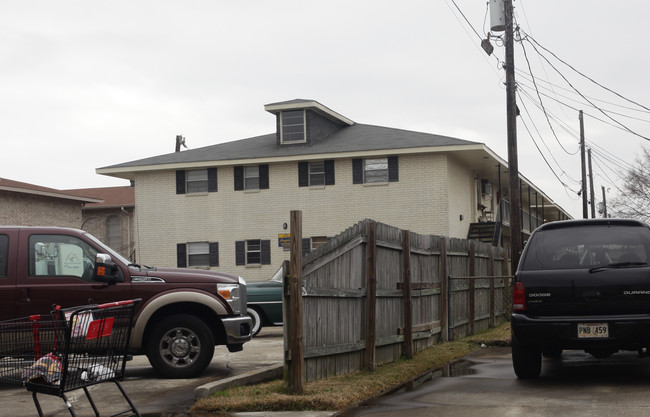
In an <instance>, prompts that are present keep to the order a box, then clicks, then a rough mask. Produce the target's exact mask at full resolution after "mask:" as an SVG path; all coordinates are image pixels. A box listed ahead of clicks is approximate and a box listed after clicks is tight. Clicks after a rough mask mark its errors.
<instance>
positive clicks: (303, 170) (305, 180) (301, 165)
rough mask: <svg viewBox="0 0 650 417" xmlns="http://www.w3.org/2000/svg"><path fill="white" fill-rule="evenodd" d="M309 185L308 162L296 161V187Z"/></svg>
mask: <svg viewBox="0 0 650 417" xmlns="http://www.w3.org/2000/svg"><path fill="white" fill-rule="evenodd" d="M308 185H309V163H308V162H298V187H307V186H308Z"/></svg>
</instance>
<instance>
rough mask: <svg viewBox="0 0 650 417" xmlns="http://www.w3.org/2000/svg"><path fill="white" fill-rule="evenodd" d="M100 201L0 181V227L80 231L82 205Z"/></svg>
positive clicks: (23, 184)
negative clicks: (63, 228)
mask: <svg viewBox="0 0 650 417" xmlns="http://www.w3.org/2000/svg"><path fill="white" fill-rule="evenodd" d="M100 202H101V200H100V199H97V198H93V197H88V196H82V195H80V194H77V193H74V192H72V191H61V190H55V189H53V188H47V187H41V186H38V185H34V184H28V183H25V182H19V181H13V180H10V179H7V178H0V224H3V225H7V226H61V227H74V228H77V229H79V228H81V226H82V223H83V220H82V210H83V206H84V204H93V203H100Z"/></svg>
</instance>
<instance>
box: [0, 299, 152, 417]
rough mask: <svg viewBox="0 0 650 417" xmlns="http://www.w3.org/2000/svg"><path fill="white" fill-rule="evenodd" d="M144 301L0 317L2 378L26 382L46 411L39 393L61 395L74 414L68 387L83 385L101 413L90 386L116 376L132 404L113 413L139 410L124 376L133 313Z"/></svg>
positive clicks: (134, 413)
mask: <svg viewBox="0 0 650 417" xmlns="http://www.w3.org/2000/svg"><path fill="white" fill-rule="evenodd" d="M139 301H140V300H139V299H137V300H126V301H117V302H112V303H107V304H101V305H87V306H79V307H73V308H67V309H62V308H59V307H57V308H56V309H55V310H53V311H52V312H51V315H50V316H45V315H43V316H41V315H33V316H30V317H24V318H20V319H15V320H9V321H3V322H0V383H5V384H6V383H8V384H14V385H24V386H25V387H26V388H27V390H28V391H31V392H32V398H33V400H34V405H35V406H36V409H37V411H38V415H39V416H41V417H43V410H42V409H41V405H40V403H39V401H38V397H37V394H38V393H42V394H47V395H55V396H58V397H60V398H61V399H63V401H64V403H65V405H66V407H67V408H68V411H69V412H70V414H71V415H72V416H73V417H75V416H76V414H75V411H74V409H73V407H72V405H71V403H70V401H69V400H68V398H67V397H66V395H65V393H66V392H69V391H72V390H76V389H83V391H84V393H85V395H86V398H88V401H89V403H90V405H91V407H92V409H93V411H94V412H95V415H96V416H97V417H99V416H100V414H99V411H98V409H97V406H96V405H95V402H94V401H93V399H92V397H91V395H90V392H89V390H88V388H87V387H89V386H91V385H96V384H100V383H103V382H113V383H115V385H116V386H117V388H118V389H119V391H120V392H121V394H122V395H123V396H124V399H125V400H126V402H127V403H128V405H129V408H128V409H126V410H124V411H121V412H118V413H116V414H112V416H111V417H115V416H119V415H125V414H127V413H129V414H130V415H135V416H140V413H139V412H138V411H137V410H136V408H135V406H134V405H133V402H132V401H131V399H130V398H129V397H128V395H127V394H126V392H125V391H124V388H123V387H122V385H121V384H120V382H119V381H120V380H122V378H123V376H124V369H125V367H126V359H127V356H128V353H127V350H128V343H129V338H130V336H131V326H132V324H133V313H134V308H135V305H136V304H137V303H138V302H139Z"/></svg>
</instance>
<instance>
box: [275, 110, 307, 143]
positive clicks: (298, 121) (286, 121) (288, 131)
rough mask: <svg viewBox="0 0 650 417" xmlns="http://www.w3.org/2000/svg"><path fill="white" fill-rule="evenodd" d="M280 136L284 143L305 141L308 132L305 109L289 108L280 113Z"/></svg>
mask: <svg viewBox="0 0 650 417" xmlns="http://www.w3.org/2000/svg"><path fill="white" fill-rule="evenodd" d="M280 119H281V121H280V128H281V133H280V137H281V138H282V143H304V142H306V138H307V134H306V130H305V111H304V110H289V111H283V112H282V113H280Z"/></svg>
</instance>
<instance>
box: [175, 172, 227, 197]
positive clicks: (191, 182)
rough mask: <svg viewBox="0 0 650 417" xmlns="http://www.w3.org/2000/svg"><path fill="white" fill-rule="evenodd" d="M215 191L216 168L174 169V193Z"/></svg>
mask: <svg viewBox="0 0 650 417" xmlns="http://www.w3.org/2000/svg"><path fill="white" fill-rule="evenodd" d="M216 191H217V168H204V169H192V170H178V171H176V194H193V193H212V192H216Z"/></svg>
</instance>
